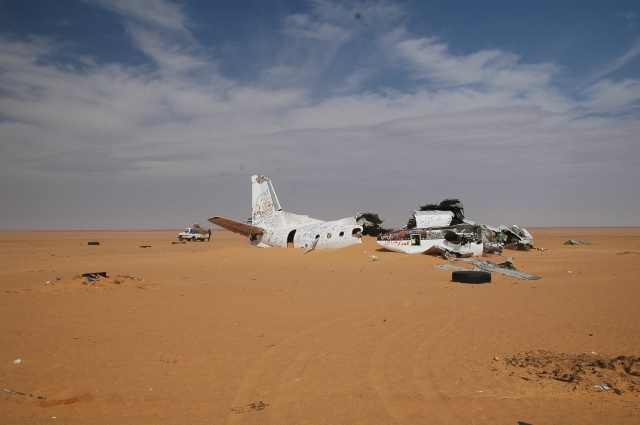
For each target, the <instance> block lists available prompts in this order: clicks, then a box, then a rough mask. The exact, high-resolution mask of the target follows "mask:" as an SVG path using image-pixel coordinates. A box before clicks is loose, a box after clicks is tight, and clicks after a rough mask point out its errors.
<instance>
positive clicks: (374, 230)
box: [354, 212, 393, 237]
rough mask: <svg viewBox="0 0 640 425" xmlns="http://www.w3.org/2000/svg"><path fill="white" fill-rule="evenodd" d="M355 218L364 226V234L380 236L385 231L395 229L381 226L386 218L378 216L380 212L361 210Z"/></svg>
mask: <svg viewBox="0 0 640 425" xmlns="http://www.w3.org/2000/svg"><path fill="white" fill-rule="evenodd" d="M354 218H355V219H356V223H357V224H359V225H360V226H362V234H363V235H364V236H374V237H378V236H380V235H381V234H383V233H387V232H390V231H392V230H393V229H391V228H386V227H382V226H380V225H381V224H382V223H383V222H384V220H382V219H381V218H380V217H379V216H378V214H374V213H369V212H364V213H361V212H359V213H357V214H356V215H355V217H354Z"/></svg>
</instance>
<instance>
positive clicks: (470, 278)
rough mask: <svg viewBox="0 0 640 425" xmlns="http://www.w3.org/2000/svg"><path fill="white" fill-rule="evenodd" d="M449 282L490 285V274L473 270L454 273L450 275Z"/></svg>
mask: <svg viewBox="0 0 640 425" xmlns="http://www.w3.org/2000/svg"><path fill="white" fill-rule="evenodd" d="M451 280H452V281H453V282H460V283H491V273H489V272H481V271H475V270H473V271H472V270H469V271H456V272H453V273H452V274H451Z"/></svg>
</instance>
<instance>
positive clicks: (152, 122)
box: [0, 0, 640, 228]
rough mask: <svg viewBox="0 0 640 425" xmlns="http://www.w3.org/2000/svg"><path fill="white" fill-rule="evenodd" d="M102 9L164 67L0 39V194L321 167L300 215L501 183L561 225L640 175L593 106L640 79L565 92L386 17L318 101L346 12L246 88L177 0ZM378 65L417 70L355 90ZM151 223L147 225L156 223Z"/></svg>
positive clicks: (630, 150) (400, 207) (331, 11)
mask: <svg viewBox="0 0 640 425" xmlns="http://www.w3.org/2000/svg"><path fill="white" fill-rule="evenodd" d="M99 3H100V4H101V5H102V6H103V7H107V8H109V9H110V10H114V11H117V12H118V13H121V14H122V15H123V16H124V17H125V21H127V30H128V33H129V34H130V35H131V37H132V40H133V42H134V44H135V45H136V46H137V47H138V48H140V49H141V51H143V52H145V53H146V54H147V55H149V57H151V58H152V59H153V60H154V62H155V63H156V64H157V65H158V69H157V70H156V69H151V67H127V66H124V65H121V64H98V63H97V62H96V61H94V60H92V58H86V57H85V58H79V59H80V60H81V62H82V64H83V65H82V66H79V67H72V66H67V65H62V64H61V63H60V62H56V61H54V60H53V59H52V57H55V53H56V52H58V51H60V50H63V49H64V48H65V46H64V45H61V44H59V43H58V42H54V41H51V40H47V39H43V38H31V39H27V40H13V39H8V38H3V39H0V72H1V73H2V74H1V75H2V78H1V79H0V93H2V95H1V96H0V116H1V117H2V121H0V154H1V155H0V180H3V182H2V183H1V184H0V191H2V192H0V194H2V198H3V199H5V194H6V193H9V192H11V193H13V192H14V191H16V190H22V191H24V192H25V193H30V192H33V191H35V190H36V189H35V186H37V187H38V188H41V187H50V188H51V189H50V192H51V193H54V192H56V191H61V193H62V192H64V191H65V190H69V189H65V188H66V187H75V188H80V189H82V190H81V192H82V193H85V194H86V195H85V196H87V197H89V198H90V197H91V196H92V195H91V193H92V190H91V188H93V187H94V185H104V186H100V187H104V188H105V190H106V189H109V190H110V191H112V192H114V193H115V192H117V190H116V189H114V188H122V187H123V186H126V191H127V193H131V194H132V195H131V196H134V194H135V193H139V192H140V191H143V190H144V191H145V194H149V193H150V192H151V191H156V192H157V193H158V201H157V202H158V203H157V204H153V205H151V204H152V203H151V204H150V205H149V207H148V208H149V209H152V207H153V208H157V207H158V206H159V205H161V203H162V202H164V201H165V200H166V197H165V196H162V195H161V193H162V192H163V191H165V190H166V185H167V184H168V183H167V181H169V182H171V184H172V185H175V187H177V188H180V189H181V190H183V191H185V192H186V193H189V191H196V190H202V189H203V188H206V190H211V191H212V193H215V194H217V195H218V196H219V199H225V192H224V191H225V190H226V188H227V186H225V185H217V186H216V184H215V183H216V181H219V180H216V179H222V178H224V176H235V175H237V178H238V179H239V183H238V184H239V186H238V187H239V188H240V189H242V188H245V189H247V193H248V184H246V183H247V181H248V179H247V174H251V173H255V172H260V173H264V174H267V175H269V174H270V177H271V178H272V179H273V180H274V181H275V182H276V183H277V184H278V183H279V182H281V183H280V184H283V185H285V187H286V185H287V184H293V183H296V182H297V183H296V184H298V185H304V184H305V182H309V181H310V180H311V179H313V178H317V179H318V181H322V182H323V184H325V185H326V186H327V187H328V188H330V189H335V192H334V195H335V197H334V198H332V202H330V203H326V202H325V203H324V204H317V205H316V204H314V203H315V202H320V201H316V199H315V198H316V197H313V196H311V195H309V197H308V198H303V197H299V198H297V199H293V200H292V202H291V204H290V205H291V208H290V209H291V210H293V211H294V212H300V213H311V214H313V213H314V211H315V209H314V208H318V211H319V215H320V218H332V216H333V214H337V213H339V211H338V210H339V209H343V208H344V209H347V210H348V211H351V212H356V211H357V210H361V209H365V208H366V209H371V210H374V211H377V212H380V213H381V215H382V216H383V217H385V218H388V220H389V221H390V223H389V224H391V225H399V224H402V221H403V220H405V219H406V217H405V216H406V215H407V213H408V212H409V211H410V210H411V209H412V208H415V207H417V206H418V204H419V203H424V202H438V201H439V200H441V199H442V198H444V197H451V196H461V197H463V201H465V203H466V204H467V205H470V204H471V205H473V203H474V202H477V203H480V204H482V203H483V202H484V201H485V200H484V196H489V195H487V194H488V193H497V192H500V193H501V194H504V193H509V196H508V197H507V201H505V202H512V203H513V205H516V206H515V207H514V208H516V209H517V211H512V213H511V214H507V215H508V216H509V217H510V216H511V215H514V214H515V215H517V214H522V216H523V219H524V220H525V221H526V220H527V219H529V220H531V221H533V224H535V225H544V224H546V223H547V222H545V221H544V220H545V219H549V220H555V221H553V222H552V223H549V224H557V225H562V224H567V223H571V221H570V220H569V219H565V218H563V217H562V216H561V215H560V213H558V212H555V211H556V210H557V211H564V212H567V211H569V210H570V208H569V207H568V206H563V205H562V202H563V199H564V198H563V195H565V194H567V193H576V191H578V192H580V191H582V190H586V189H583V186H582V185H583V184H584V182H589V184H591V185H592V189H593V190H594V193H600V194H604V195H609V194H610V191H609V190H607V188H608V187H611V186H615V184H616V182H619V181H623V177H624V181H627V182H628V181H634V178H635V179H636V180H637V178H638V177H640V176H638V173H639V171H638V170H640V164H638V161H639V160H638V159H637V158H639V157H640V155H638V154H639V153H640V152H638V150H639V149H640V148H639V147H638V145H637V134H638V132H639V131H640V129H639V128H638V122H637V120H630V119H626V120H621V119H618V118H616V116H615V115H612V116H608V117H602V116H599V117H597V118H596V117H593V116H591V113H592V112H594V111H597V112H604V113H607V112H609V113H612V114H615V113H617V112H618V111H619V110H620V109H621V108H628V107H630V106H633V105H634V102H637V101H638V99H640V85H639V84H640V83H639V82H638V81H637V80H625V81H621V82H613V81H598V82H596V84H594V85H592V86H591V87H589V88H588V89H586V90H585V92H584V96H585V99H583V100H576V99H573V98H572V97H571V96H569V95H566V94H563V93H562V92H561V90H560V89H559V88H558V87H557V86H556V85H554V78H555V77H556V76H557V75H558V74H559V73H560V72H561V69H560V68H559V67H558V66H556V65H554V64H551V63H541V64H522V63H520V58H519V57H518V56H517V55H515V54H513V53H509V52H504V51H501V50H481V51H477V52H474V53H472V54H467V55H464V54H453V53H451V51H450V49H449V47H448V46H447V45H446V44H445V43H443V42H440V41H439V40H438V39H436V38H424V37H423V38H415V37H411V36H410V35H408V34H406V32H405V31H404V30H402V29H400V30H393V29H387V28H386V27H385V28H384V29H383V30H382V31H380V32H379V33H376V37H377V39H374V40H368V41H369V42H368V44H367V45H368V46H377V48H379V50H374V49H373V48H371V50H370V52H371V54H372V55H373V54H375V55H376V57H375V58H371V62H368V63H366V64H364V65H361V64H356V66H354V67H353V69H352V70H351V72H350V74H348V76H347V77H346V78H345V80H344V81H343V85H342V86H341V87H343V88H344V91H337V92H330V93H322V94H321V95H320V96H319V95H317V94H312V92H313V91H314V88H315V86H314V84H313V82H314V81H317V80H320V79H321V77H322V75H323V74H322V73H323V72H325V71H326V69H330V68H331V66H332V64H333V63H334V59H335V57H336V55H337V53H336V52H337V51H338V50H339V48H340V46H342V45H343V44H344V43H347V42H352V41H353V40H355V39H357V36H358V35H357V34H356V32H355V31H352V30H350V29H345V28H344V27H343V26H341V25H343V24H341V23H340V19H342V18H340V19H338V18H335V16H340V17H342V16H349V19H351V20H353V10H355V8H354V9H348V10H347V9H340V8H339V6H340V5H338V4H333V3H329V2H318V3H317V10H321V11H322V13H318V14H317V15H314V16H309V15H305V16H303V15H294V16H291V17H289V18H288V20H287V24H286V27H285V28H283V32H284V33H286V34H289V35H290V38H291V40H290V42H291V43H292V44H287V45H285V46H275V47H274V54H279V53H281V52H280V50H279V49H278V47H282V48H283V49H285V50H286V49H288V48H289V47H291V46H294V47H296V48H300V46H301V45H299V44H296V43H298V42H299V41H300V40H299V39H301V38H303V39H305V40H306V41H305V43H306V42H309V43H312V44H313V45H314V46H315V47H314V48H313V49H315V50H314V51H312V52H309V54H308V55H307V56H304V55H302V56H303V58H304V60H302V61H298V59H296V60H292V61H286V60H283V62H282V63H280V64H278V65H277V66H274V67H272V68H269V69H265V70H264V71H263V72H262V74H261V78H260V79H258V80H257V81H250V82H246V83H242V82H240V81H239V80H237V79H234V78H233V77H232V76H224V75H221V74H220V72H219V71H218V68H217V66H216V60H215V59H212V58H210V57H209V56H208V55H207V54H204V53H203V52H204V49H203V48H202V47H201V46H199V45H198V43H197V42H195V41H194V40H193V39H192V37H191V35H190V34H189V32H188V30H187V29H186V28H187V27H188V25H189V24H188V19H187V17H186V16H184V14H183V11H182V9H181V8H180V7H179V6H176V5H174V4H172V3H165V2H160V1H153V2H148V3H146V5H147V6H148V10H142V9H141V8H140V5H139V4H136V5H129V4H128V3H125V2H120V1H112V2H107V1H106V0H105V1H100V2H99ZM330 6H332V7H334V8H332V7H330ZM336 7H337V8H338V9H335V8H336ZM336 10H338V12H339V13H338V12H336ZM360 10H361V11H362V18H361V19H362V20H363V21H364V20H373V19H379V20H382V19H383V16H382V15H376V13H374V12H375V11H376V9H375V7H374V6H372V5H371V4H369V3H366V4H364V6H362V7H361V8H360ZM169 12H172V13H173V15H171V13H169ZM165 13H166V14H167V17H166V19H165V18H163V17H162V15H164V14H165ZM336 14H337V15H336ZM328 17H332V18H328ZM344 19H346V18H344ZM350 22H351V21H350ZM387 24H388V22H387ZM306 46H308V45H306ZM282 57H283V58H285V59H286V58H287V56H286V52H285V53H283V56H282ZM318 58H320V59H318ZM387 62H389V63H393V66H397V67H401V68H402V69H403V70H404V71H406V72H407V73H410V74H411V75H412V76H413V78H412V80H411V81H409V82H408V85H407V87H406V88H403V89H401V88H396V89H384V88H383V89H380V90H378V91H376V92H363V91H358V90H357V89H358V87H359V84H361V82H362V81H365V80H367V79H370V78H372V76H373V75H374V74H375V73H376V71H377V70H376V69H375V67H373V66H371V63H387ZM274 81H277V84H273V83H274ZM273 87H278V88H273ZM603 141H606V143H603ZM240 165H242V170H244V171H242V172H240V171H239V170H240ZM234 178H235V177H234ZM160 181H162V184H160V183H159V182H160ZM194 182H197V184H201V185H202V186H198V187H195V186H193V185H194ZM225 182H227V183H228V181H227V180H225ZM213 186H215V188H214V187H213ZM143 187H144V189H143ZM150 187H151V188H152V189H149V188H150ZM278 187H280V186H278ZM523 188H526V189H523ZM80 189H78V190H80ZM235 189H236V188H235V187H234V190H235ZM38 190H40V189H38ZM122 190H124V189H122ZM136 191H138V192H136ZM492 191H494V192H492ZM64 193H66V192H64ZM300 193H301V194H300V196H302V194H303V193H304V192H303V191H301V192H300ZM581 193H582V192H581ZM632 194H638V193H637V189H633V193H632ZM114 196H115V195H114ZM492 196H493V195H492ZM500 196H502V195H495V197H496V198H499V197H500ZM594 196H596V195H594ZM465 197H468V199H467V198H465ZM310 198H311V199H310ZM317 198H318V199H320V198H321V197H317ZM637 198H640V197H637ZM60 199H68V197H67V198H65V196H62V195H61V197H60ZM112 199H114V203H117V202H116V201H117V198H112ZM215 199H218V198H216V197H215V196H213V195H212V196H211V200H209V201H208V202H216V201H215ZM531 199H535V200H536V202H537V204H536V205H534V206H531V205H530V204H531ZM588 201H589V202H587V201H584V204H585V205H588V204H590V203H591V199H589V200H588ZM51 202H52V204H51V205H50V208H52V209H53V211H54V212H57V214H58V215H60V216H63V217H67V216H69V217H73V216H74V215H73V214H75V212H74V211H75V210H73V209H72V208H71V207H69V206H67V205H66V204H64V203H62V202H60V203H58V204H55V202H56V201H55V200H54V201H51ZM296 202H298V204H296ZM496 202H497V201H496ZM305 203H308V204H309V205H306V204H305ZM554 203H555V204H554ZM558 203H559V204H558ZM54 204H55V205H54ZM552 204H553V205H552ZM24 205H25V206H24V208H26V207H27V205H28V206H30V205H31V203H29V204H26V203H25V204H24ZM208 206H209V207H211V205H208ZM216 206H217V207H218V208H220V209H222V210H221V211H219V213H224V212H225V210H224V208H228V209H230V210H227V213H232V214H233V215H234V216H237V214H240V213H242V214H243V215H244V214H245V213H246V211H245V208H243V207H246V205H239V206H237V207H232V206H228V205H227V204H224V206H221V205H220V204H216ZM301 206H302V207H304V208H305V209H306V210H301V209H300V207H301ZM12 208H14V210H16V209H17V210H19V207H18V206H15V207H12ZM104 208H108V206H105V207H104ZM114 208H115V207H114ZM233 208H237V211H236V210H233ZM287 208H289V207H288V206H287ZM492 208H494V205H487V206H486V211H491V210H492ZM528 208H531V210H529V209H528ZM571 208H573V207H571ZM599 208H600V207H599ZM601 208H605V207H601ZM14 210H12V211H14ZM17 210H16V211H17ZM550 211H551V212H550ZM147 212H148V211H147ZM481 213H484V212H482V211H481ZM77 214H80V213H79V212H78V213H77ZM487 214H488V212H487ZM554 214H556V215H554ZM621 214H622V213H621ZM316 215H318V214H316ZM480 215H481V214H480ZM24 216H25V217H26V216H28V215H26V214H25V215H24ZM116 216H117V215H116ZM76 217H77V215H76ZM335 217H336V216H333V218H335ZM538 217H542V218H538ZM614 217H624V219H625V220H630V219H629V217H631V216H630V215H620V214H619V215H618V216H614ZM472 218H477V219H479V220H483V219H484V221H487V222H490V224H499V223H500V222H502V220H498V219H499V217H495V218H494V217H489V218H490V219H491V218H493V219H494V220H497V221H498V222H495V221H493V220H487V219H486V217H482V216H475V217H472ZM507 218H508V217H507ZM619 219H620V220H622V218H619ZM61 220H63V219H61ZM69 220H71V218H69ZM157 220H160V221H161V219H160V218H158V219H157ZM536 220H538V221H536ZM563 220H565V221H563ZM15 223H22V222H21V221H20V219H19V217H18V218H17V217H16V216H7V215H2V216H0V226H2V227H5V228H7V227H12V226H14V225H15ZM65 223H69V221H65ZM155 223H158V222H150V224H149V225H150V226H158V225H161V226H162V225H167V224H155ZM626 223H630V222H629V221H627V222H625V223H623V224H626ZM633 223H634V224H638V223H637V221H633ZM506 224H510V223H506ZM524 224H528V223H526V222H525V223H524ZM574 224H576V225H578V224H581V225H586V224H592V225H593V224H598V223H594V222H593V221H590V222H588V223H587V222H580V223H574ZM607 224H609V225H614V224H616V222H614V221H612V222H608V223H607ZM65 225H68V224H65ZM93 226H94V227H101V226H100V224H99V223H98V224H94V225H93Z"/></svg>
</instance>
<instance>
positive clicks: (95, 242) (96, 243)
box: [87, 241, 100, 245]
mask: <svg viewBox="0 0 640 425" xmlns="http://www.w3.org/2000/svg"><path fill="white" fill-rule="evenodd" d="M87 245H100V242H98V241H90V242H87Z"/></svg>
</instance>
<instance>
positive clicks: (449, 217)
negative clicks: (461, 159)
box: [378, 199, 544, 260]
mask: <svg viewBox="0 0 640 425" xmlns="http://www.w3.org/2000/svg"><path fill="white" fill-rule="evenodd" d="M378 244H379V245H381V246H383V247H385V248H387V249H389V250H391V251H398V252H405V253H407V254H422V253H424V254H439V255H441V256H442V257H443V258H445V259H447V260H448V259H451V258H454V257H470V256H480V255H482V254H483V253H485V254H500V253H501V252H502V250H503V248H509V249H524V250H528V249H529V248H533V249H537V247H536V246H535V244H534V243H533V236H531V234H530V233H529V232H528V231H527V230H526V229H524V228H520V227H518V226H515V225H514V226H511V228H508V227H506V226H499V227H491V226H488V225H486V224H481V223H476V222H474V221H471V220H467V219H465V218H464V206H463V204H462V202H460V200H459V199H445V200H444V201H442V202H440V203H439V204H427V205H423V206H421V207H420V209H419V210H416V211H414V212H413V215H412V217H411V218H410V219H409V221H408V222H407V225H406V226H405V227H403V228H402V229H399V230H394V231H390V232H388V233H385V234H382V235H380V236H378ZM543 250H544V249H543Z"/></svg>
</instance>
